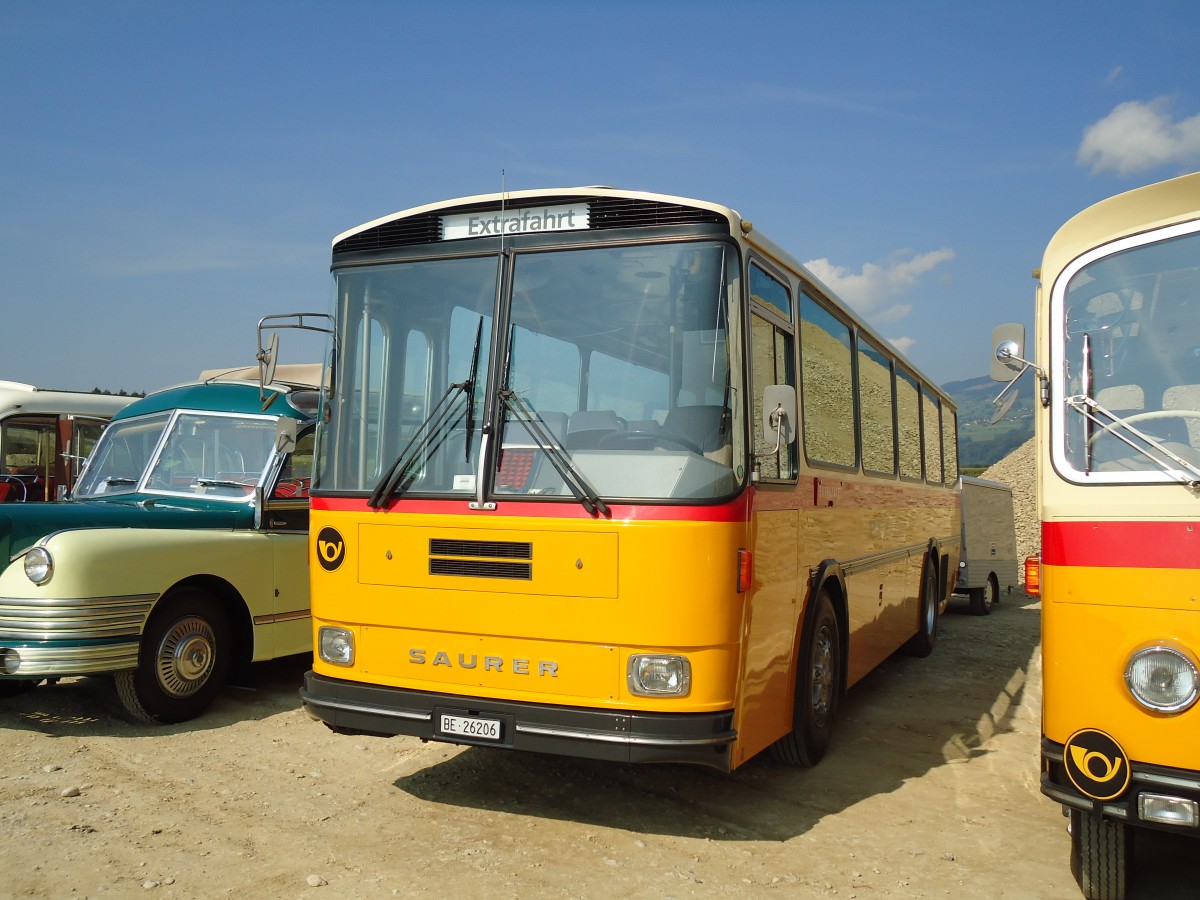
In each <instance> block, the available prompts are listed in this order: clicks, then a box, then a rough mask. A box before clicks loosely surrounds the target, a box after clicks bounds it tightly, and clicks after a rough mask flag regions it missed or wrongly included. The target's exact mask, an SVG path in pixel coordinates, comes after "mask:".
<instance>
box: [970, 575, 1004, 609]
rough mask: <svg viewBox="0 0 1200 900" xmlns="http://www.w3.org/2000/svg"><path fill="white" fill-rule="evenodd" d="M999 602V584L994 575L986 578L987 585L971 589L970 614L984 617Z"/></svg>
mask: <svg viewBox="0 0 1200 900" xmlns="http://www.w3.org/2000/svg"><path fill="white" fill-rule="evenodd" d="M999 602H1000V582H999V580H998V579H997V578H996V575H995V573H993V574H991V575H989V576H988V580H987V584H985V585H984V586H983V587H980V588H971V612H973V613H974V614H975V615H977V616H986V615H987V614H988V613H990V612H991V611H992V607H993V606H995V605H996V604H997V603H999Z"/></svg>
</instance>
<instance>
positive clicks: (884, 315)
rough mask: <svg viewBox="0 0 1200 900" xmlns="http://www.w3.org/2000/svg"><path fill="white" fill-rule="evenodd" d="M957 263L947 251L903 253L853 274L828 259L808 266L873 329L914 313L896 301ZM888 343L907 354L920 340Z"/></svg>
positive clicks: (950, 252)
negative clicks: (928, 277) (923, 280)
mask: <svg viewBox="0 0 1200 900" xmlns="http://www.w3.org/2000/svg"><path fill="white" fill-rule="evenodd" d="M952 259H954V251H953V250H951V249H949V248H947V247H943V248H942V249H941V250H933V251H931V252H929V253H922V254H919V255H916V256H914V255H913V254H912V253H911V251H908V250H900V251H897V252H896V253H893V254H892V255H891V256H890V257H888V259H886V260H885V261H884V262H882V263H866V264H865V265H864V266H863V267H862V271H861V272H851V271H849V270H847V269H845V268H843V267H842V266H835V265H834V264H833V263H831V262H830V261H829V260H828V259H812V260H809V261H808V262H806V263H805V264H804V265H806V266H807V267H808V268H809V269H810V270H811V271H812V273H813V274H814V275H816V276H817V277H818V278H819V279H821V281H823V282H825V284H827V285H828V286H829V287H830V288H832V289H833V292H834V293H835V294H837V295H838V296H839V297H840V298H841V299H842V300H844V301H845V302H846V303H847V304H849V305H850V306H852V307H854V309H855V310H856V311H857V312H858V314H859V315H861V316H863V317H864V318H866V319H867V320H868V321H870V323H871V324H872V325H875V326H877V327H878V326H879V325H882V324H884V323H888V322H898V321H900V320H901V319H903V318H906V317H907V316H908V314H909V313H911V312H912V308H913V307H912V304H911V303H893V302H891V301H892V299H893V298H894V297H897V296H899V295H900V294H903V293H905V292H907V291H910V290H912V288H913V287H915V286H916V284H917V282H919V281H920V280H921V276H923V275H926V274H928V273H929V272H932V271H933V270H934V269H936V268H937V267H938V266H940V265H941V264H942V263H944V262H949V261H950V260H952ZM888 343H890V344H891V345H892V346H893V347H895V348H896V349H897V350H899V351H900V352H901V353H904V354H907V353H908V352H909V351H910V350H911V349H912V348H913V346H914V345H915V344H916V343H917V340H916V338H911V337H894V338H888Z"/></svg>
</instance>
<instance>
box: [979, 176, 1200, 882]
mask: <svg viewBox="0 0 1200 900" xmlns="http://www.w3.org/2000/svg"><path fill="white" fill-rule="evenodd" d="M1035 275H1037V276H1038V278H1039V283H1038V289H1037V319H1036V337H1035V347H1034V349H1033V350H1032V352H1031V353H1030V352H1029V351H1026V350H1025V349H1024V347H1023V334H1022V332H1023V329H1022V328H1020V326H1001V327H1000V328H998V329H997V330H996V341H995V343H996V348H997V352H996V356H997V359H996V362H995V363H994V364H993V375H994V377H997V378H999V379H1001V380H1008V379H1014V378H1015V377H1016V376H1017V375H1018V374H1019V373H1020V372H1021V371H1023V370H1024V369H1025V368H1026V367H1028V368H1030V369H1032V370H1033V371H1034V372H1035V373H1036V380H1037V389H1038V393H1039V400H1038V402H1037V403H1036V404H1035V407H1036V409H1037V415H1036V444H1037V454H1038V466H1037V487H1038V491H1037V494H1038V508H1039V512H1040V515H1041V520H1042V549H1041V560H1040V569H1039V568H1038V566H1037V560H1036V559H1035V560H1031V561H1030V565H1029V572H1028V577H1027V583H1029V584H1030V585H1032V586H1034V587H1033V590H1034V591H1037V590H1040V595H1041V603H1042V637H1043V670H1044V676H1043V678H1044V680H1043V696H1042V747H1041V786H1042V792H1043V793H1044V794H1046V795H1047V796H1048V797H1050V798H1052V799H1054V800H1056V801H1058V802H1059V803H1061V804H1062V805H1063V809H1064V812H1066V813H1067V814H1068V815H1069V817H1070V830H1071V855H1072V866H1073V869H1074V871H1075V873H1076V875H1077V877H1078V880H1079V883H1080V886H1081V888H1082V889H1083V893H1084V894H1085V895H1086V896H1087V897H1089V898H1120V897H1122V896H1124V894H1125V891H1126V885H1127V881H1128V879H1129V877H1130V870H1129V863H1130V860H1131V848H1132V844H1131V831H1132V830H1133V829H1134V828H1138V829H1147V830H1149V829H1154V830H1160V831H1170V832H1175V833H1178V834H1190V835H1200V709H1197V708H1196V700H1197V690H1198V687H1200V675H1198V672H1200V174H1194V175H1188V176H1185V177H1182V178H1177V179H1174V180H1171V181H1166V182H1163V183H1160V184H1155V185H1151V186H1149V187H1144V188H1141V189H1139V190H1135V191H1131V192H1129V193H1125V194H1121V195H1118V196H1116V197H1112V198H1110V199H1108V200H1105V201H1103V202H1101V203H1098V204H1096V205H1095V206H1092V207H1090V208H1089V209H1086V210H1084V211H1083V212H1081V213H1079V214H1078V215H1076V216H1075V217H1074V218H1072V219H1071V220H1070V221H1068V222H1067V223H1066V224H1065V225H1063V226H1062V228H1061V229H1059V231H1058V233H1057V234H1055V236H1054V238H1053V239H1052V240H1051V242H1050V244H1049V246H1048V247H1047V248H1046V252H1045V257H1044V259H1043V261H1042V265H1041V269H1040V273H1035ZM1030 356H1031V357H1032V358H1028V357H1030ZM1006 390H1008V389H1006ZM1039 578H1040V588H1039V587H1037V586H1036V585H1037V584H1038V582H1039ZM1143 833H1144V834H1145V832H1143ZM1150 839H1153V838H1152V837H1151V838H1150Z"/></svg>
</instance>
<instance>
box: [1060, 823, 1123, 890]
mask: <svg viewBox="0 0 1200 900" xmlns="http://www.w3.org/2000/svg"><path fill="white" fill-rule="evenodd" d="M1131 848H1132V843H1131V841H1130V834H1129V826H1128V825H1126V824H1124V823H1123V822H1114V821H1112V820H1111V819H1104V818H1102V817H1101V816H1097V815H1095V814H1093V813H1090V812H1083V811H1082V810H1078V809H1073V810H1071V874H1073V875H1074V876H1075V880H1076V881H1077V882H1078V883H1079V890H1080V891H1082V892H1083V896H1084V897H1086V898H1087V900H1125V889H1126V882H1127V881H1128V876H1129V862H1130V850H1131Z"/></svg>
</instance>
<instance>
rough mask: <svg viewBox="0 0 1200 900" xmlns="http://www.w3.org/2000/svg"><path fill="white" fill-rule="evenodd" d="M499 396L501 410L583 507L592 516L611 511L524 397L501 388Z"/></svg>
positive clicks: (604, 514)
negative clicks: (545, 459)
mask: <svg viewBox="0 0 1200 900" xmlns="http://www.w3.org/2000/svg"><path fill="white" fill-rule="evenodd" d="M500 400H501V402H503V403H504V408H505V410H506V411H507V412H508V413H510V414H511V415H512V418H513V419H514V420H516V421H517V422H520V423H521V426H522V427H523V428H524V429H525V432H526V433H527V434H528V435H529V437H530V438H531V439H532V440H533V442H534V443H535V444H537V446H538V449H539V450H541V451H542V452H543V453H545V454H546V457H547V458H548V459H549V460H550V463H551V465H553V466H554V468H555V470H556V471H557V472H558V474H559V477H560V478H562V480H563V481H564V482H565V483H566V485H567V487H569V488H570V489H571V493H572V494H574V495H575V499H576V500H578V501H579V502H580V503H582V504H583V508H584V509H586V510H587V511H588V512H589V513H591V514H592V515H593V516H596V515H603V516H610V515H612V513H611V511H610V510H609V508H608V504H607V503H605V502H604V501H603V500H602V499H600V495H599V494H597V493H596V489H595V488H594V487H592V486H591V484H590V483H588V480H587V479H586V478H584V477H583V473H581V472H580V471H579V470H578V469H577V468H576V467H575V464H574V463H572V462H571V459H570V456H569V455H568V454H567V452H566V451H565V450H564V449H563V447H562V445H561V444H559V443H558V441H557V440H555V438H554V436H553V435H552V434H551V433H550V431H549V429H548V428H546V424H545V423H544V422H543V421H542V420H541V418H540V417H539V416H538V415H537V413H536V412H534V410H533V409H532V408H531V407H530V406H529V405H528V404H527V403H525V401H524V400H522V399H521V398H520V397H519V396H517V394H516V392H515V391H511V390H503V391H501V392H500Z"/></svg>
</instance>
